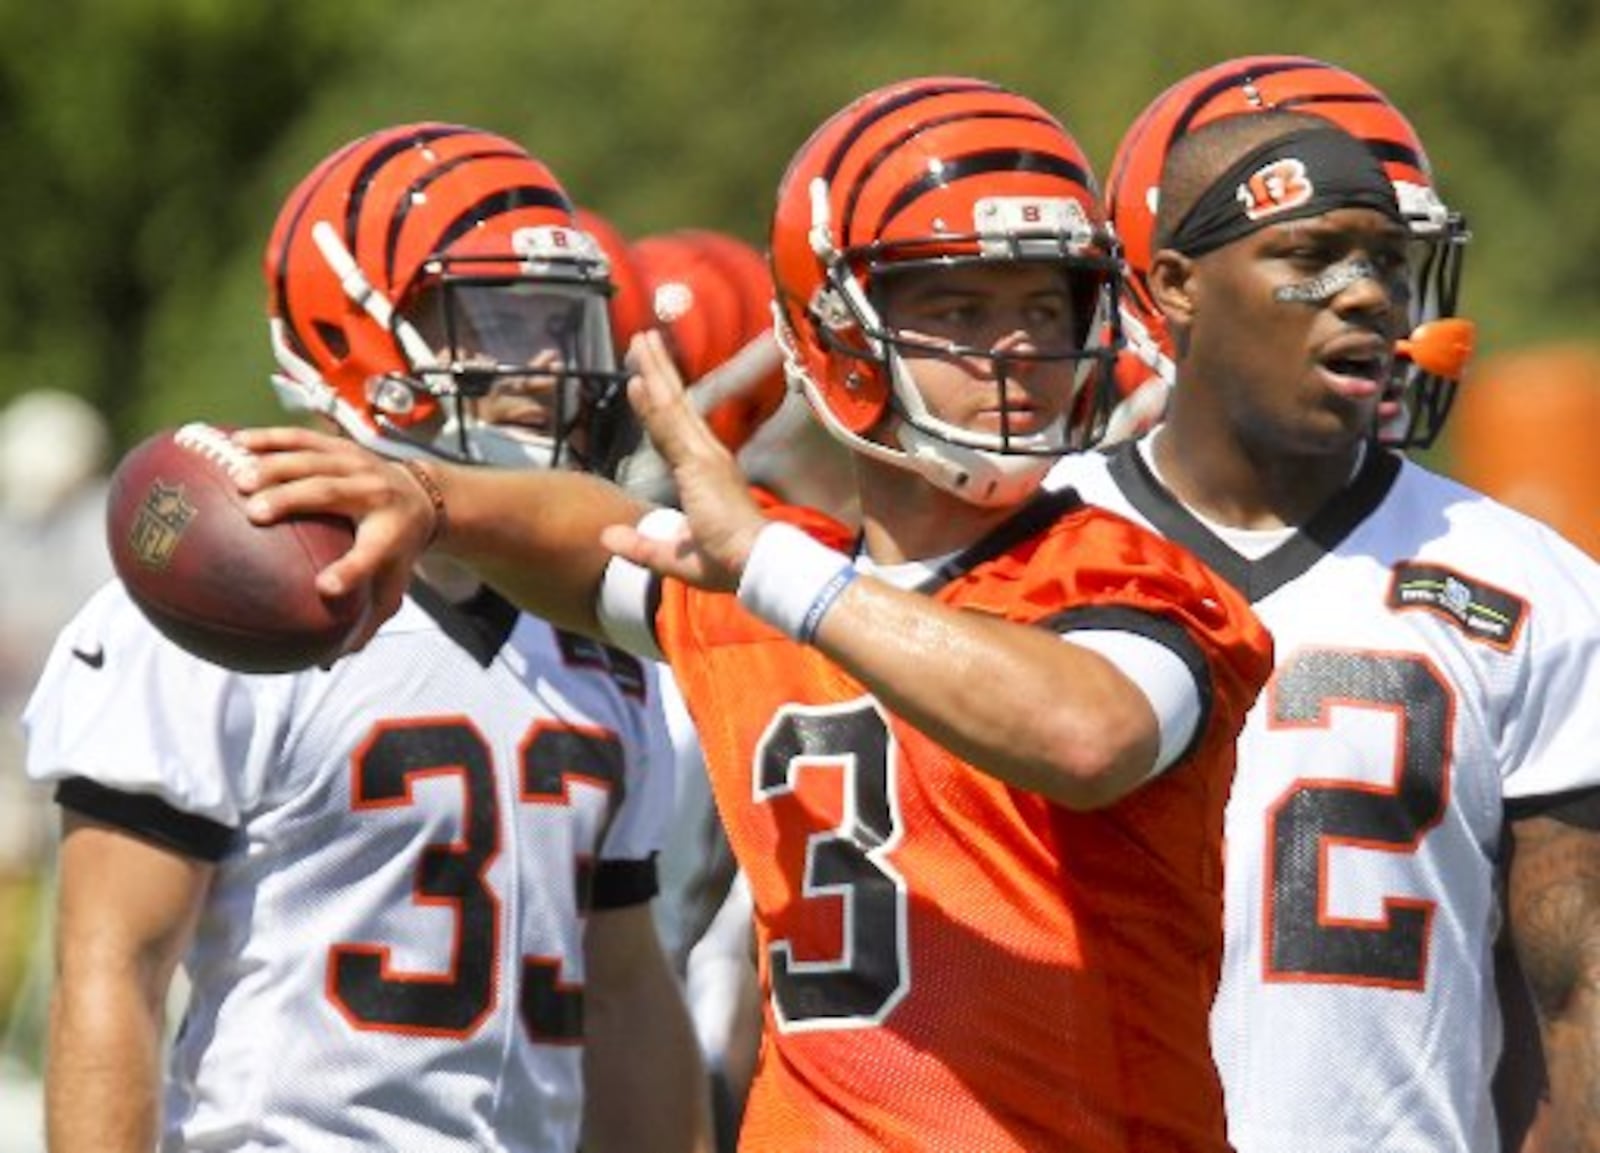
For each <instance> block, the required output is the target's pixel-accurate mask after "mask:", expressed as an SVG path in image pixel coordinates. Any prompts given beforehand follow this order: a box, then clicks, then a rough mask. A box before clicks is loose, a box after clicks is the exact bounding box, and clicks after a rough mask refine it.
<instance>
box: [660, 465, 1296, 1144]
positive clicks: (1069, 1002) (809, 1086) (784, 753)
mask: <svg viewBox="0 0 1600 1153" xmlns="http://www.w3.org/2000/svg"><path fill="white" fill-rule="evenodd" d="M791 519H797V520H803V523H804V524H805V526H806V527H807V528H808V530H809V531H812V532H813V533H815V534H816V535H818V536H819V537H821V538H823V539H824V540H826V541H827V542H828V543H830V544H833V545H836V546H842V545H847V538H846V537H845V534H844V530H843V529H840V528H838V527H837V526H830V525H825V524H819V523H818V518H817V517H816V516H815V514H805V516H804V517H803V518H802V517H798V516H797V517H794V518H791ZM923 591H925V592H928V593H929V594H930V595H932V596H934V597H936V598H937V599H938V600H940V601H943V602H945V603H946V604H950V605H956V606H960V607H962V608H964V609H969V610H971V611H975V612H983V613H989V614H993V615H995V616H1000V617H1005V618H1007V619H1010V620H1014V621H1019V622H1027V623H1034V624H1039V625H1041V626H1042V627H1048V628H1051V629H1053V630H1056V631H1060V632H1067V631H1069V630H1071V629H1074V628H1080V627H1081V628H1091V627H1092V628H1105V629H1124V630H1128V631H1133V632H1138V633H1142V634H1145V635H1149V636H1151V637H1152V638H1154V639H1156V640H1159V641H1162V642H1163V643H1166V644H1168V645H1169V647H1171V648H1173V649H1174V650H1175V651H1178V652H1179V653H1180V655H1183V656H1184V657H1185V658H1186V659H1187V660H1189V662H1190V664H1191V667H1194V668H1195V670H1196V672H1197V674H1198V678H1199V681H1200V685H1201V691H1202V694H1203V699H1204V702H1205V705H1206V712H1205V715H1204V717H1203V719H1202V729H1201V731H1200V732H1199V733H1198V734H1197V736H1196V738H1195V740H1194V742H1193V744H1192V745H1191V747H1190V749H1189V751H1188V752H1187V753H1186V755H1185V756H1184V757H1183V758H1182V759H1181V760H1180V761H1179V762H1178V763H1177V764H1175V765H1174V766H1172V767H1171V768H1170V769H1169V770H1168V771H1167V772H1166V773H1165V774H1163V775H1162V776H1160V777H1158V778H1157V779H1156V780H1155V781H1153V782H1152V783H1150V784H1148V785H1146V786H1145V787H1143V788H1140V789H1138V790H1137V791H1135V792H1134V793H1133V794H1131V795H1129V796H1128V797H1126V798H1124V799H1123V800H1122V801H1120V802H1118V803H1117V804H1116V805H1114V806H1112V807H1110V808H1107V809H1104V810H1101V811H1098V812H1090V813H1074V812H1071V811H1069V810H1067V809H1064V808H1061V807H1059V806H1056V805H1053V804H1050V803H1048V802H1046V801H1045V800H1043V799H1042V798H1040V797H1038V796H1036V795H1033V794H1030V793H1027V792H1022V791H1019V790H1017V789H1014V788H1011V787H1008V786H1006V785H1004V784H1001V783H1000V782H998V781H996V780H995V779H994V778H992V777H990V776H987V775H985V774H984V773H983V772H981V771H980V770H978V769H976V768H974V767H973V766H972V765H969V764H967V763H964V762H963V761H961V760H960V759H959V758H958V757H956V756H954V755H952V754H950V753H948V752H946V751H945V750H944V749H942V748H940V747H939V746H938V745H936V744H934V743H933V742H932V741H930V740H929V739H928V738H926V737H925V736H923V735H922V734H921V733H920V732H918V731H917V730H915V729H914V728H912V727H911V726H910V725H908V724H906V723H905V722H903V721H901V720H900V719H898V718H897V717H895V716H893V715H891V714H890V713H889V712H888V711H887V710H886V709H885V708H884V706H883V705H881V704H880V703H879V702H878V701H876V700H875V699H874V698H873V696H872V695H871V693H869V692H868V691H867V690H866V689H865V688H864V687H863V686H862V685H861V684H860V683H859V682H857V681H856V680H855V679H853V678H852V677H850V676H849V675H847V674H846V673H844V672H843V671H841V670H840V669H839V668H837V667H836V666H834V665H833V664H832V663H830V662H829V661H828V660H827V659H826V658H824V657H823V656H822V655H820V654H819V653H818V652H817V651H816V650H814V649H811V648H807V647H804V646H801V645H799V644H797V643H795V642H793V641H790V640H788V639H787V638H785V637H784V636H782V635H781V634H779V633H778V632H777V631H775V630H773V629H771V628H769V627H768V626H766V625H765V624H762V623H761V622H760V621H758V620H756V619H755V618H754V617H752V616H751V615H750V614H748V613H747V612H745V611H744V610H743V609H742V607H741V606H739V604H738V603H737V602H736V601H735V600H734V599H733V598H732V597H730V596H727V595H711V594H707V593H704V592H699V591H696V590H693V589H689V588H686V587H684V586H682V585H680V584H677V583H676V582H667V583H666V585H665V587H664V588H663V590H662V600H661V604H660V607H659V610H658V612H657V616H656V629H657V636H658V640H659V641H660V643H661V646H662V649H663V651H664V652H665V653H667V654H668V656H669V658H670V660H671V662H672V666H673V671H674V673H675V674H676V676H677V677H678V678H679V682H680V684H681V686H682V689H683V692H684V695H685V697H686V699H687V700H688V702H689V706H690V710H691V712H692V713H693V715H694V719H695V721H696V724H697V726H698V728H699V731H700V734H701V737H702V740H703V742H704V746H705V752H706V759H707V762H708V764H709V767H710V772H711V777H712V787H713V790H714V792H715V794H716V799H717V804H718V807H719V809H720V810H721V813H722V817H723V820H724V822H725V824H726V825H727V828H728V833H729V837H730V840H731V842H732V845H733V848H734V850H735V852H736V854H737V856H738V859H739V861H740V863H741V865H742V866H743V867H744V869H745V871H746V873H747V874H748V878H749V882H750V887H751V891H752V894H753V897H754V901H755V908H756V919H757V930H758V939H759V952H760V961H761V975H762V987H763V991H764V993H765V994H766V1009H765V1012H766V1034H765V1040H764V1042H763V1048H762V1057H761V1063H760V1068H759V1071H758V1073H757V1076H756V1083H755V1085H754V1087H753V1090H752V1095H751V1099H750V1102H749V1106H748V1109H747V1113H746V1119H745V1126H744V1130H743V1133H742V1138H741V1141H742V1143H741V1147H742V1148H744V1149H748V1150H751V1151H753V1153H777V1151H787V1150H796V1151H799V1150H805V1151H807V1153H811V1151H814V1150H823V1149H826V1150H828V1151H829V1153H849V1151H858V1150H860V1151H864V1150H901V1149H904V1150H912V1149H915V1150H921V1151H929V1153H937V1151H950V1153H954V1151H960V1153H970V1151H973V1150H983V1151H985V1153H1000V1151H1006V1150H1033V1151H1039V1153H1044V1151H1048V1153H1071V1151H1081V1153H1113V1151H1115V1153H1133V1151H1139V1153H1154V1151H1162V1153H1169V1151H1170V1153H1178V1151H1180V1150H1181V1151H1182V1153H1216V1151H1221V1150H1224V1149H1226V1147H1227V1146H1226V1142H1225V1140H1224V1137H1223V1121H1222V1102H1221V1094H1220V1090H1219V1088H1218V1083H1217V1077H1216V1073H1215V1071H1214V1068H1213V1066H1212V1063H1211V1058H1210V1051H1209V1046H1208V1039H1207V1013H1208V1011H1209V1009H1210V1005H1211V999H1212V994H1213V992H1214V989H1215V986H1216V981H1217V975H1218V968H1219V964H1220V957H1221V947H1222V940H1221V933H1222V908H1221V876H1220V873H1221V837H1222V812H1223V805H1224V802H1225V800H1226V798H1227V795H1228V788H1229V784H1230V782H1231V780H1232V775H1233V764H1234V761H1233V746H1234V740H1235V737H1236V736H1237V734H1238V732H1239V729H1240V726H1241V723H1242V721H1243V719H1244V715H1245V712H1246V710H1247V709H1248V708H1249V706H1250V703H1251V702H1252V701H1253V700H1254V699H1255V696H1256V693H1257V691H1258V690H1259V688H1260V686H1261V683H1262V681H1263V680H1264V679H1265V677H1266V675H1267V672H1268V670H1269V667H1270V663H1271V641H1270V638H1269V637H1268V635H1267V633H1266V632H1265V631H1264V630H1263V629H1262V627H1261V626H1260V625H1259V623H1258V622H1257V621H1256V619H1255V617H1254V616H1253V615H1252V613H1251V612H1250V610H1249V608H1248V607H1247V606H1246V605H1245V604H1244V602H1243V601H1242V600H1241V599H1240V598H1239V597H1238V596H1237V595H1236V594H1235V593H1234V592H1232V591H1231V590H1230V589H1229V588H1228V587H1227V586H1225V585H1224V584H1223V583H1222V582H1221V581H1219V580H1218V579H1216V578H1215V577H1213V576H1212V575H1211V573H1210V572H1209V571H1208V570H1206V569H1204V568H1203V567H1202V566H1201V565H1200V564H1199V562H1197V561H1195V560H1194V559H1193V558H1192V557H1190V556H1189V554H1187V553H1185V552H1183V551H1181V550H1180V549H1178V548H1177V547H1175V546H1173V545H1171V544H1169V543H1167V542H1166V541H1163V540H1161V539H1159V538H1157V537H1155V536H1153V535H1152V534H1150V533H1148V532H1146V531H1145V530H1143V529H1140V528H1137V527H1135V526H1133V525H1132V524H1130V523H1129V522H1127V521H1125V520H1123V519H1121V518H1119V517H1116V516H1114V515H1112V514H1108V513H1105V512H1102V511H1100V510H1096V509H1090V508H1088V507H1086V506H1083V505H1081V504H1080V503H1079V502H1077V499H1076V497H1075V495H1074V494H1072V493H1070V492H1067V493H1061V494H1055V495H1054V496H1051V497H1046V498H1041V500H1039V501H1037V502H1035V503H1034V504H1032V505H1031V506H1029V508H1028V509H1026V510H1024V511H1022V512H1021V513H1019V515H1018V516H1017V517H1016V518H1013V520H1012V521H1011V522H1010V523H1009V524H1008V525H1006V526H1003V527H1002V528H1000V529H999V530H998V531H997V532H996V533H995V534H993V535H992V536H991V537H990V538H989V540H987V541H986V542H980V544H979V545H978V546H975V548H974V549H972V550H968V552H967V553H966V554H964V555H963V558H961V559H960V560H959V561H958V562H957V563H954V564H952V565H949V566H946V568H945V570H942V571H941V574H940V577H939V578H936V580H935V581H933V582H930V584H929V585H928V586H926V587H924V589H923ZM993 691H995V692H1005V691H1006V689H1005V686H1004V685H995V686H993Z"/></svg>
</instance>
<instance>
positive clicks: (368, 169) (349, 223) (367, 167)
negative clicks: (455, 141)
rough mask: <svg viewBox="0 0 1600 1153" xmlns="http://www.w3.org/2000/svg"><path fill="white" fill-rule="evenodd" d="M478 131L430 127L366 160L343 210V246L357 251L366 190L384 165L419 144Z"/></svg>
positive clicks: (399, 138) (409, 134)
mask: <svg viewBox="0 0 1600 1153" xmlns="http://www.w3.org/2000/svg"><path fill="white" fill-rule="evenodd" d="M475 131H477V130H476V129H473V128H466V127H463V126H462V125H459V124H435V125H430V126H428V127H426V128H421V129H418V130H417V131H415V132H407V133H404V134H403V135H399V136H396V137H395V138H394V139H393V140H391V141H389V142H388V143H387V144H385V145H384V146H383V147H381V148H379V149H377V150H376V151H375V152H373V154H372V155H371V156H369V157H367V160H366V163H364V164H362V166H361V170H360V171H359V172H357V173H356V175H355V178H354V179H353V180H351V181H350V200H349V202H348V203H347V204H346V205H345V207H344V246H345V247H346V248H348V249H349V250H350V251H351V252H352V253H354V252H355V250H356V230H357V225H358V224H359V223H360V220H361V203H362V201H363V200H365V199H366V196H367V189H368V188H369V187H371V185H372V182H373V180H374V179H376V178H377V175H378V173H379V172H380V171H382V169H383V166H384V165H386V164H388V163H389V161H391V160H393V159H394V158H395V157H396V156H399V155H400V154H401V153H403V152H407V151H409V150H410V149H412V148H416V147H417V146H419V145H422V144H427V143H429V142H430V141H433V140H442V139H443V138H444V137H446V136H461V135H464V134H466V133H469V132H475Z"/></svg>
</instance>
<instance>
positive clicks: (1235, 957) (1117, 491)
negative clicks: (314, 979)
mask: <svg viewBox="0 0 1600 1153" xmlns="http://www.w3.org/2000/svg"><path fill="white" fill-rule="evenodd" d="M1051 484H1052V485H1053V486H1061V485H1071V486H1073V487H1075V488H1077V489H1078V490H1079V491H1080V493H1081V494H1082V495H1083V497H1084V498H1085V499H1086V500H1088V501H1090V502H1092V503H1095V504H1098V505H1101V506H1102V507H1106V508H1110V509H1112V510H1114V511H1117V512H1120V513H1122V514H1124V515H1127V516H1129V517H1131V518H1132V519H1134V520H1137V521H1140V522H1142V523H1145V524H1148V525H1150V526H1152V527H1153V528H1155V529H1156V530H1157V531H1159V532H1161V533H1163V534H1164V535H1166V536H1167V537H1169V538H1171V539H1173V540H1176V541H1178V542H1180V543H1182V544H1184V545H1185V546H1187V547H1189V548H1190V549H1191V550H1192V551H1193V552H1194V553H1195V554H1196V555H1198V556H1199V557H1200V558H1201V559H1202V560H1204V561H1205V562H1207V563H1208V564H1209V565H1210V566H1211V567H1212V568H1213V569H1214V570H1215V571H1217V572H1218V573H1219V574H1221V575H1222V576H1223V577H1225V578H1226V579H1228V580H1229V581H1230V582H1231V583H1233V584H1234V585H1235V586H1236V587H1238V588H1239V589H1240V590H1242V591H1243V592H1245V593H1246V594H1247V595H1248V596H1249V598H1250V600H1251V602H1252V604H1253V606H1254V607H1255V609H1256V611H1257V612H1258V614H1259V615H1260V616H1261V618H1262V620H1263V622H1264V623H1265V624H1266V625H1267V627H1268V628H1269V629H1270V630H1271V631H1272V633H1273V636H1274V639H1275V642H1276V647H1277V664H1276V669H1275V670H1274V673H1273V676H1272V679H1271V681H1269V683H1268V685H1267V687H1266V689H1265V690H1264V691H1263V692H1262V695H1261V697H1260V698H1259V700H1258V701H1257V702H1256V705H1255V707H1254V708H1253V709H1252V710H1251V713H1250V716H1249V719H1248V721H1247V723H1246V726H1245V731H1244V734H1243V736H1242V737H1241V739H1240V746H1239V763H1238V772H1237V776H1236V778H1235V784H1234V790H1233V793H1232V797H1231V800H1230V803H1229V808H1228V813H1227V870H1228V872H1227V889H1226V910H1227V912H1226V917H1227V932H1226V940H1227V946H1226V957H1225V962H1224V970H1223V977H1222V985H1221V989H1220V992H1219V995H1218V998H1217V1003H1216V1007H1215V1011H1214V1013H1213V1017H1212V1044H1213V1049H1214V1052H1215V1055H1216V1059H1217V1063H1218V1068H1219V1070H1220V1072H1221V1074H1222V1080H1223V1085H1224V1088H1225V1090H1226V1093H1227V1107H1228V1121H1229V1137H1230V1139H1231V1140H1232V1141H1233V1143H1234V1144H1235V1146H1236V1147H1237V1148H1238V1149H1239V1151H1240V1153H1306V1151H1307V1150H1315V1151H1318V1153H1374V1151H1376V1150H1425V1151H1427V1153H1450V1151H1459V1153H1486V1151H1492V1150H1494V1149H1495V1148H1497V1145H1498V1137H1497V1134H1496V1126H1495V1120H1494V1116H1493V1109H1492V1105H1491V1101H1490V1095H1489V1085H1490V1079H1491V1077H1492V1075H1493V1073H1494V1068H1495V1063H1496V1061H1497V1058H1498V1055H1499V1051H1500V1043H1501V1025H1500V1019H1499V1010H1498V1005H1497V1002H1496V999H1495V992H1494V977H1493V970H1492V962H1491V947H1492V944H1493V938H1494V936H1495V934H1496V931H1497V929H1498V926H1499V904H1498V890H1497V877H1496V869H1497V866H1498V863H1499V857H1500V853H1501V846H1502V833H1503V830H1504V827H1505V820H1506V813H1507V810H1508V807H1513V806H1515V804H1516V803H1517V802H1518V801H1523V800H1527V799H1530V798H1539V797H1548V796H1552V795H1555V794H1560V793H1563V792H1566V791H1569V790H1574V789H1581V788H1591V787H1593V786H1595V785H1597V784H1600V709H1596V708H1595V707H1594V704H1593V701H1592V699H1586V698H1587V697H1591V696H1592V693H1593V690H1594V686H1595V685H1597V684H1600V566H1597V565H1596V564H1595V563H1594V562H1593V561H1591V560H1590V559H1589V558H1587V557H1585V556H1584V555H1583V554H1582V553H1580V552H1579V551H1578V550H1577V549H1576V548H1574V547H1573V546H1571V545H1570V544H1568V543H1567V542H1566V541H1564V540H1562V539H1561V538H1560V537H1559V536H1558V535H1557V534H1556V533H1554V532H1552V531H1551V530H1549V529H1548V528H1546V527H1544V526H1543V525H1540V524H1538V523H1537V522H1535V521H1533V520H1531V519H1529V518H1527V517H1524V516H1522V515H1520V514H1518V513H1515V512H1513V511H1511V510H1509V509H1507V508H1505V507H1504V506H1502V505H1499V504H1496V503H1495V502H1494V501H1492V500H1490V499H1489V498H1487V497H1485V496H1482V495H1480V494H1478V493H1475V492H1473V491H1472V490H1470V489H1467V488H1465V487H1463V486H1461V485H1458V484H1456V483H1454V482H1452V481H1450V480H1447V479H1445V478H1443V477H1440V476H1438V475H1435V474H1433V473H1430V472H1428V471H1426V470H1424V469H1422V468H1419V467H1418V466H1416V465H1414V464H1411V463H1409V462H1405V461H1402V460H1401V458H1399V457H1398V456H1396V455H1394V454H1391V453H1386V452H1374V453H1372V454H1371V455H1370V457H1369V459H1368V460H1367V462H1366V463H1365V465H1364V467H1363V468H1362V469H1361V471H1360V473H1359V474H1358V475H1357V477H1356V478H1355V479H1354V481H1353V482H1352V485H1351V488H1350V489H1349V490H1348V491H1347V493H1346V496H1345V500H1344V501H1343V502H1342V508H1341V509H1340V510H1339V511H1338V512H1337V513H1332V512H1330V513H1326V514H1324V515H1321V516H1319V517H1318V518H1316V519H1315V520H1314V521H1312V522H1311V523H1310V524H1308V525H1306V526H1304V528H1303V529H1302V530H1301V531H1299V532H1297V533H1294V534H1292V535H1290V536H1289V537H1288V539H1287V540H1285V541H1284V542H1283V543H1281V544H1279V545H1278V546H1277V547H1275V548H1273V549H1272V551H1270V552H1268V553H1267V554H1266V555H1264V556H1262V557H1260V558H1259V559H1257V560H1254V561H1251V560H1248V559H1246V558H1245V557H1243V556H1241V555H1240V554H1239V553H1238V552H1235V551H1234V550H1233V549H1231V548H1229V547H1228V546H1227V545H1225V544H1224V543H1223V541H1222V540H1221V539H1220V538H1219V537H1218V536H1217V535H1216V534H1215V533H1214V532H1212V531H1211V530H1210V529H1208V528H1207V527H1206V526H1205V525H1203V524H1202V523H1201V522H1200V521H1199V520H1198V519H1196V518H1195V517H1194V516H1192V515H1191V514H1190V513H1189V512H1187V511H1186V510H1185V509H1184V508H1183V507H1182V506H1181V505H1180V504H1179V503H1178V502H1177V501H1176V500H1175V499H1174V498H1173V497H1172V496H1171V494H1170V493H1168V492H1167V491H1166V490H1165V489H1164V488H1163V487H1162V486H1161V485H1160V483H1159V482H1158V481H1157V480H1156V478H1155V476H1154V474H1153V472H1152V471H1151V469H1150V467H1149V465H1148V462H1147V459H1146V458H1145V457H1144V456H1143V455H1141V453H1140V451H1139V446H1137V445H1130V446H1125V447H1123V448H1120V449H1118V450H1117V451H1116V452H1115V453H1113V454H1112V455H1111V456H1109V457H1106V456H1101V455H1098V454H1089V455H1085V456H1080V457H1074V458H1069V459H1068V460H1066V461H1064V462H1063V463H1062V464H1060V465H1059V466H1057V468H1056V470H1055V471H1054V472H1053V473H1052V476H1051Z"/></svg>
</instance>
